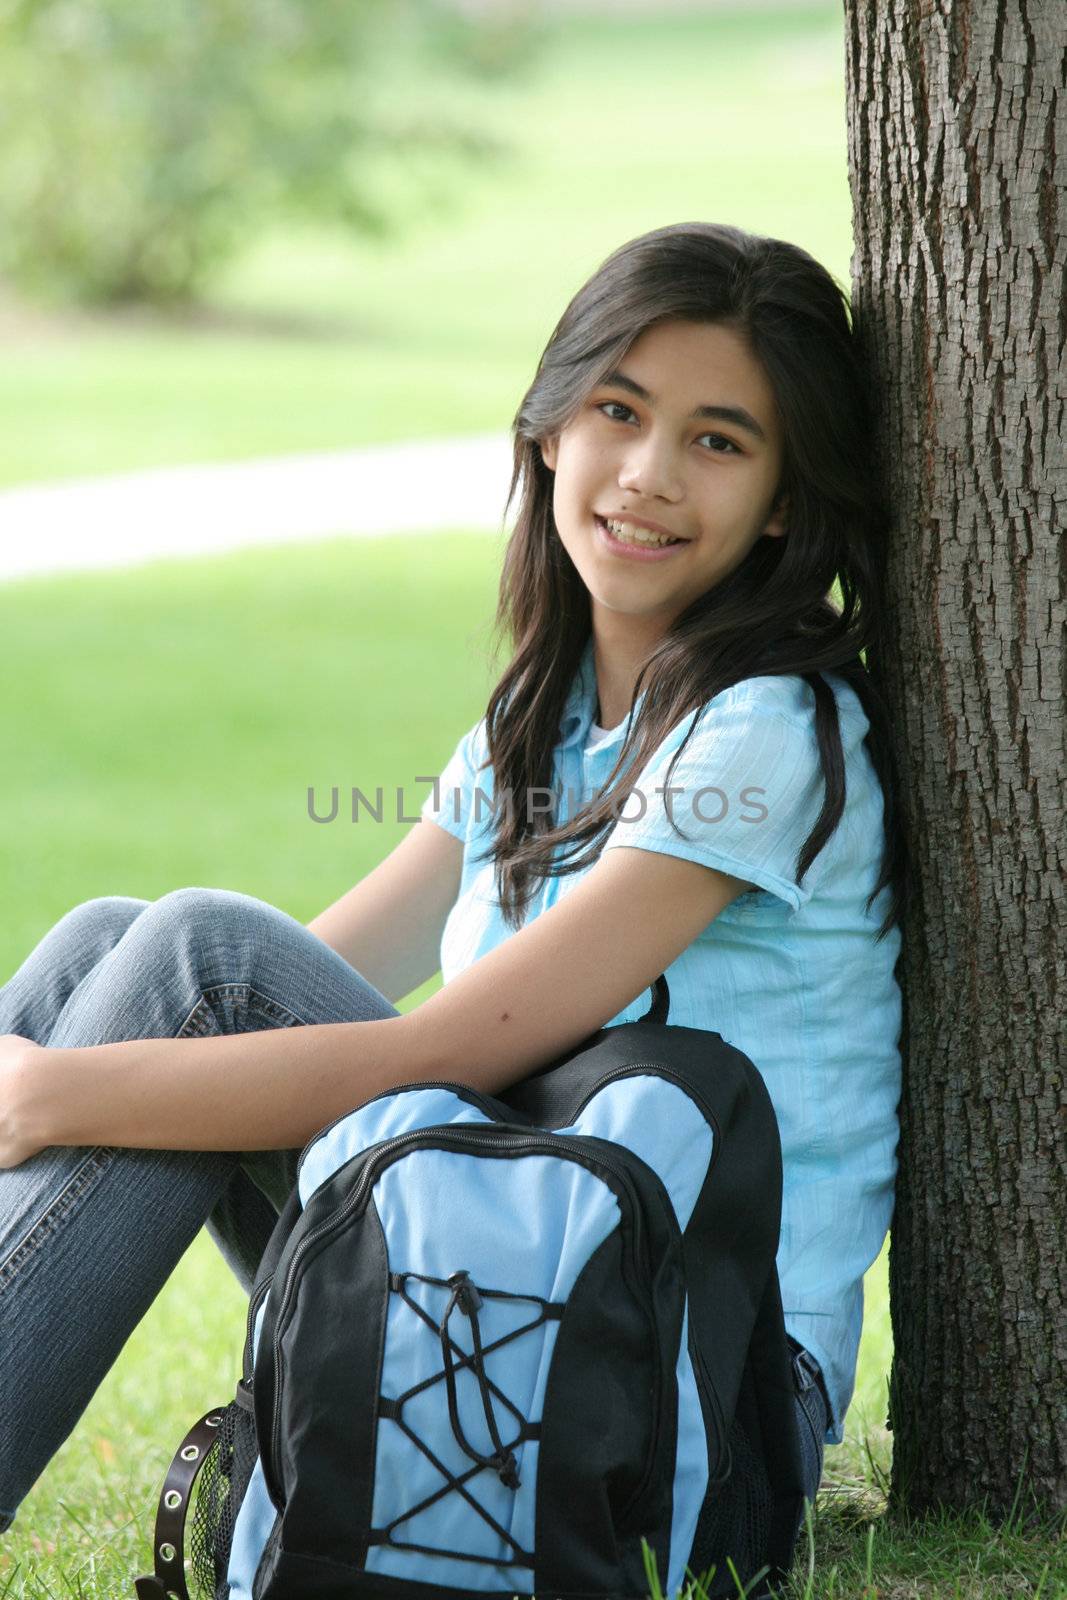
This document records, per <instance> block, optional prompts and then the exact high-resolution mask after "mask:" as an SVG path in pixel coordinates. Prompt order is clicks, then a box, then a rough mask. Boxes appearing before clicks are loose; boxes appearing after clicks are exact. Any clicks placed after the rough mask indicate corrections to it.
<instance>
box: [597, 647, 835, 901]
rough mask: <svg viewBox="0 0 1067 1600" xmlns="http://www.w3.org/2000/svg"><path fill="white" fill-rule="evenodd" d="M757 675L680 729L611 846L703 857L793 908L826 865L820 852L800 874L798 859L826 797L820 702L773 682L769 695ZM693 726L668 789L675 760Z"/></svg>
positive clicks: (649, 769) (653, 764)
mask: <svg viewBox="0 0 1067 1600" xmlns="http://www.w3.org/2000/svg"><path fill="white" fill-rule="evenodd" d="M757 683H758V680H752V679H749V680H746V681H745V682H743V683H741V684H735V685H734V686H733V687H732V688H730V689H726V690H724V691H723V692H722V694H720V695H716V696H715V698H714V699H713V700H710V701H708V703H707V704H706V705H705V706H703V707H702V708H701V711H700V713H699V714H698V713H696V712H694V713H692V714H691V715H690V716H688V717H686V718H685V719H684V720H683V722H682V723H680V724H679V726H678V727H677V728H675V729H673V730H672V732H671V733H670V734H669V735H668V736H667V738H666V739H665V740H664V741H663V743H662V744H661V745H660V747H659V749H657V751H656V752H655V755H654V756H653V757H652V758H651V760H650V761H649V762H648V763H647V765H646V766H645V767H644V769H643V771H642V772H641V773H640V775H639V777H638V778H637V781H636V783H635V784H634V786H633V789H632V790H631V793H630V795H629V798H628V799H627V801H626V804H625V805H624V806H623V807H622V808H621V810H620V812H619V815H618V819H617V821H616V822H615V825H614V827H613V828H612V831H611V833H610V834H609V835H608V837H607V839H606V840H605V843H604V849H605V850H610V849H613V848H615V847H617V846H619V845H629V846H631V847H636V848H638V849H642V850H655V851H658V852H660V853H661V854H664V855H672V856H680V857H682V858H683V859H684V860H686V861H699V862H701V863H702V864H703V865H704V866H707V867H715V868H717V869H718V870H719V871H720V872H726V873H729V874H730V875H731V876H733V877H736V878H744V879H746V880H747V881H748V882H750V883H754V884H756V886H757V887H758V888H760V889H765V890H766V891H767V892H768V893H769V894H772V895H775V896H777V897H778V898H779V899H780V900H783V901H784V902H785V903H786V905H787V906H788V907H789V910H790V913H792V912H795V911H796V910H798V909H799V907H800V906H802V905H803V904H804V903H805V902H806V901H807V900H809V899H810V898H811V893H812V883H813V880H814V879H815V878H817V876H818V874H819V866H820V859H819V857H818V856H816V858H815V860H814V862H812V864H811V866H810V867H809V868H808V870H807V872H806V873H805V875H804V882H803V884H801V883H798V881H797V879H796V876H795V869H796V863H797V858H798V856H799V854H800V851H801V848H802V846H803V844H804V842H805V840H806V839H807V837H808V835H809V834H810V832H811V830H812V828H813V827H814V826H815V822H816V820H817V818H818V816H819V813H820V811H821V810H822V804H823V792H824V791H823V777H822V768H821V765H820V762H819V749H818V742H817V739H816V735H815V715H814V705H812V707H811V709H810V710H807V709H801V708H800V707H797V708H796V709H795V710H794V709H789V710H786V709H783V704H784V702H783V701H782V700H781V699H776V698H775V697H774V693H773V691H771V692H769V693H768V695H767V697H766V698H765V699H761V696H760V692H759V690H758V688H757V687H756V685H757ZM694 724H695V726H694ZM690 728H693V732H692V735H691V737H690V738H689V742H688V744H687V745H686V747H685V749H684V751H683V752H682V754H681V755H680V756H679V758H678V762H677V765H676V766H675V769H674V771H673V773H672V774H671V777H670V786H669V787H670V793H669V794H665V793H664V790H665V789H666V788H667V783H668V780H667V769H668V767H669V766H670V763H671V759H672V757H673V756H674V754H675V752H676V751H677V750H678V748H679V746H680V745H681V744H682V741H683V739H684V737H685V734H686V733H687V732H688V730H689V729H690ZM672 817H673V820H674V822H675V824H676V825H677V828H678V829H679V830H680V832H676V831H675V829H674V828H672V826H671V818H672ZM682 835H684V837H683V836H682Z"/></svg>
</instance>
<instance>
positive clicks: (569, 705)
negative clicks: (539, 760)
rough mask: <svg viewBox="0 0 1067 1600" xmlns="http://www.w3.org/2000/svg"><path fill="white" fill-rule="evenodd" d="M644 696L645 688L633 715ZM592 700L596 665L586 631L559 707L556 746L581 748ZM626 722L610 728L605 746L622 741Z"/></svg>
mask: <svg viewBox="0 0 1067 1600" xmlns="http://www.w3.org/2000/svg"><path fill="white" fill-rule="evenodd" d="M644 698H645V691H644V690H643V689H642V691H641V693H640V694H639V695H638V697H637V704H636V706H635V707H634V714H635V716H636V714H637V712H638V711H640V709H641V702H642V700H643V699H644ZM596 701H597V685H596V667H595V665H594V663H593V636H592V634H590V636H589V638H588V639H587V640H586V642H585V648H584V650H583V651H582V655H581V659H580V661H579V662H578V670H577V672H576V673H575V675H574V681H573V682H572V684H571V688H570V693H569V694H568V696H567V699H566V702H565V704H564V707H563V715H562V717H561V718H560V737H559V744H558V746H557V748H558V749H567V748H568V747H569V746H570V745H574V744H580V745H581V746H582V747H583V748H584V745H585V743H586V740H587V738H588V735H589V729H590V727H591V726H592V722H593V713H594V711H595V710H596ZM626 721H627V719H626V718H625V717H623V719H622V721H621V722H620V723H619V724H618V726H617V727H615V728H612V729H611V732H610V735H609V737H608V738H607V739H605V741H604V748H605V749H606V748H607V747H608V745H611V744H615V743H618V744H620V745H621V744H622V741H623V738H624V736H625V733H626Z"/></svg>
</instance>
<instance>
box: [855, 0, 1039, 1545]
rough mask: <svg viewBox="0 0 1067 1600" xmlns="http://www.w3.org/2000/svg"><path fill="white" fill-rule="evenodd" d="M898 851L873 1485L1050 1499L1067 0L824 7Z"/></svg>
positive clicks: (943, 1498)
mask: <svg viewBox="0 0 1067 1600" xmlns="http://www.w3.org/2000/svg"><path fill="white" fill-rule="evenodd" d="M844 9H845V55H846V71H847V81H848V137H849V167H850V181H851V186H852V200H853V228H854V240H855V249H854V254H853V260H852V294H853V313H854V317H855V321H856V326H857V330H858V332H859V334H860V337H861V339H862V341H863V345H864V349H865V352H866V355H867V358H868V360H869V363H870V371H871V373H872V384H873V387H874V393H875V404H876V407H877V410H878V414H879V450H880V459H879V463H878V470H879V471H880V473H881V475H882V481H883V484H884V486H885V488H886V491H887V493H888V496H889V499H890V503H891V505H892V507H893V513H894V517H893V535H892V543H891V549H890V552H889V558H888V579H889V604H890V608H891V611H890V614H891V617H892V639H891V642H890V643H889V645H888V647H887V648H886V650H885V651H884V652H883V654H882V656H881V657H880V659H879V660H878V661H874V660H873V659H872V661H871V663H870V665H871V667H872V670H873V671H874V672H875V674H876V677H877V678H878V679H879V680H880V683H881V687H882V689H883V692H884V693H885V694H886V696H887V699H888V701H889V704H890V706H891V708H892V710H893V712H894V715H895V723H896V730H897V732H896V752H897V758H898V761H899V765H900V773H901V790H902V794H901V802H902V808H903V815H904V825H905V828H906V832H907V836H908V840H909V843H910V846H911V849H912V852H913V856H914V860H915V863H916V877H915V901H914V905H913V908H912V911H911V913H910V915H909V918H908V921H907V924H906V927H905V930H904V949H903V959H902V964H901V979H902V987H903V989H904V1008H905V1019H904V1034H903V1039H902V1048H903V1053H904V1074H905V1079H904V1093H903V1099H902V1103H901V1121H902V1139H901V1150H900V1157H901V1166H900V1174H899V1180H898V1189H897V1204H896V1215H895V1218H894V1224H893V1231H892V1238H891V1246H890V1265H889V1276H890V1297H891V1303H892V1322H893V1337H894V1342H895V1352H896V1353H895V1358H894V1363H893V1371H892V1375H891V1380H890V1395H889V1424H890V1427H891V1428H892V1430H893V1442H894V1461H893V1478H892V1486H891V1502H892V1503H893V1504H894V1505H896V1506H898V1507H904V1508H907V1509H909V1510H911V1511H915V1512H918V1511H922V1510H923V1509H925V1508H928V1507H932V1506H935V1505H938V1504H941V1505H945V1506H951V1507H955V1508H964V1507H968V1506H974V1505H976V1504H977V1503H980V1502H981V1501H982V1500H983V1499H985V1500H986V1503H987V1509H988V1510H989V1511H990V1513H991V1514H992V1515H993V1516H998V1517H999V1516H1001V1515H1003V1513H1005V1512H1006V1511H1008V1509H1009V1508H1010V1507H1011V1505H1012V1503H1013V1500H1014V1498H1015V1495H1016V1490H1017V1488H1018V1487H1019V1485H1020V1483H1021V1484H1022V1495H1021V1497H1020V1501H1019V1510H1020V1512H1021V1513H1022V1514H1023V1515H1025V1516H1027V1517H1028V1518H1029V1517H1030V1516H1032V1515H1034V1514H1035V1513H1036V1511H1037V1509H1038V1506H1040V1507H1041V1508H1043V1510H1044V1512H1045V1513H1047V1512H1048V1511H1049V1510H1050V1509H1055V1508H1062V1507H1064V1506H1065V1505H1067V1267H1065V1263H1067V1094H1065V1087H1064V1085H1065V1077H1067V1072H1065V1063H1064V1056H1063V1048H1062V1046H1063V1035H1062V1029H1063V1020H1062V1019H1063V1012H1064V1009H1065V998H1067V983H1065V977H1067V962H1065V952H1064V942H1063V925H1064V920H1065V919H1064V904H1065V898H1067V897H1065V891H1064V861H1065V856H1067V845H1065V838H1064V719H1063V679H1064V617H1065V605H1064V587H1063V556H1064V551H1063V545H1062V537H1061V527H1062V512H1063V507H1064V503H1065V500H1067V448H1065V445H1067V437H1065V436H1067V371H1065V366H1064V337H1065V323H1067V306H1065V303H1064V274H1065V264H1067V241H1065V237H1064V229H1065V226H1067V205H1065V203H1064V202H1065V186H1067V92H1065V91H1067V6H1065V5H1064V0H1000V3H997V0H845V8H844Z"/></svg>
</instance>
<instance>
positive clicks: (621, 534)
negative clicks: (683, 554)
mask: <svg viewBox="0 0 1067 1600" xmlns="http://www.w3.org/2000/svg"><path fill="white" fill-rule="evenodd" d="M604 523H605V526H606V527H608V528H610V530H611V532H612V533H613V534H614V535H615V537H616V539H621V540H622V542H623V543H624V544H652V545H661V544H677V543H678V542H679V541H678V540H677V539H668V538H667V537H666V535H665V534H662V533H653V532H652V530H651V529H650V528H636V527H634V525H633V523H631V522H614V521H613V520H612V519H611V518H610V517H605V518H604Z"/></svg>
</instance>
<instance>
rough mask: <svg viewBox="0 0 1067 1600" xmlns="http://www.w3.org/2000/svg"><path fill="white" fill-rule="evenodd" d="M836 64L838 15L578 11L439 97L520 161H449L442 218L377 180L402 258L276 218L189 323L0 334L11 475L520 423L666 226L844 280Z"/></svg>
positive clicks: (28, 322)
mask: <svg viewBox="0 0 1067 1600" xmlns="http://www.w3.org/2000/svg"><path fill="white" fill-rule="evenodd" d="M843 51H844V46H843V40H842V25H841V18H840V12H839V8H836V7H834V6H832V5H829V4H828V3H819V4H816V5H813V6H812V8H811V9H810V10H806V9H798V8H797V7H795V6H789V7H786V8H784V9H783V10H782V11H777V10H776V9H774V8H773V7H767V8H764V7H762V6H761V7H759V8H757V9H756V10H755V11H753V12H751V13H746V12H744V11H743V10H741V11H737V12H733V13H731V12H723V13H719V14H703V15H702V14H699V13H697V14H692V15H679V16H665V17H661V18H658V19H657V18H630V19H623V18H615V19H611V20H610V21H609V22H607V23H606V22H604V21H596V22H594V21H580V20H571V19H569V20H568V21H567V22H566V24H565V26H563V27H562V28H560V29H559V30H557V32H556V33H555V35H554V36H553V37H552V38H551V39H550V41H549V43H548V45H547V48H546V49H545V51H544V53H543V55H542V56H541V57H540V58H535V61H534V64H533V65H532V66H531V68H530V70H529V72H528V73H526V74H525V75H524V76H523V77H522V79H520V80H519V81H514V82H501V83H497V84H489V85H486V86H484V87H483V88H481V89H479V90H477V91H475V89H474V88H472V87H468V88H465V89H463V90H462V91H460V90H450V91H449V94H450V104H451V105H452V106H453V107H454V109H456V110H457V111H465V112H467V113H468V114H469V117H470V118H471V119H472V120H473V121H475V122H476V123H477V124H478V125H479V126H481V127H483V128H485V129H486V130H487V131H488V132H490V133H493V134H495V135H496V136H497V137H498V138H500V139H502V140H505V141H507V142H508V143H509V144H510V145H511V147H512V148H511V154H510V155H509V156H508V157H507V158H506V159H502V160H499V161H496V162H493V163H490V164H489V165H487V166H479V167H476V168H472V169H467V168H460V167H459V166H458V164H457V163H456V162H455V160H452V161H451V162H448V161H443V160H437V161H436V162H435V163H434V165H433V168H432V173H433V177H432V182H431V181H430V180H429V178H427V179H426V182H428V183H429V194H430V195H433V196H435V197H436V199H435V203H434V204H433V205H430V204H428V203H427V195H425V194H424V195H423V196H422V198H420V197H419V193H418V190H417V189H416V187H415V185H414V184H413V183H412V181H411V178H410V174H408V173H407V171H406V169H404V168H401V167H399V166H398V165H397V163H395V162H393V163H391V164H388V165H384V164H383V166H382V170H381V172H380V173H379V174H378V180H377V181H378V184H379V187H380V189H381V190H382V191H383V192H385V193H389V194H393V195H395V196H396V197H397V200H398V203H399V204H400V206H401V207H402V209H403V210H404V211H405V212H406V214H407V221H406V223H405V226H404V229H403V231H402V233H401V234H400V235H398V236H397V237H396V238H395V239H393V240H391V241H389V242H388V243H384V244H383V243H378V242H368V241H365V240H358V239H352V238H350V237H348V236H347V235H345V234H344V233H342V232H340V231H339V230H330V229H325V228H317V229H313V228H310V227H308V226H306V225H296V224H291V225H290V224H287V225H285V226H283V227H281V226H280V227H279V228H277V229H276V230H275V231H274V232H273V233H271V234H270V235H269V236H266V237H264V238H262V239H261V240H260V241H259V242H258V243H257V244H256V245H255V246H254V247H253V248H250V249H249V250H248V251H247V253H245V254H244V255H243V257H242V258H241V259H240V260H239V261H237V262H235V263H234V264H233V265H232V267H231V268H230V269H229V270H228V271H227V273H226V274H225V276H224V278H223V279H222V280H221V281H220V283H219V284H218V286H217V287H216V289H215V290H214V292H213V293H212V294H211V296H210V298H209V300H208V303H207V304H206V305H205V307H204V308H203V309H202V311H201V312H199V313H198V314H197V315H196V316H195V317H193V318H191V319H186V320H184V321H181V322H177V323H174V322H167V321H166V320H162V319H159V318H150V317H144V316H138V315H126V316H121V317H102V316H99V317H89V316H75V315H69V316H42V315H38V314H31V315H28V316H27V317H26V318H25V319H24V321H23V323H22V325H21V331H20V326H19V325H17V324H16V326H15V327H14V328H12V325H11V319H10V317H9V318H7V319H5V322H4V333H5V341H4V343H5V348H4V360H3V363H0V483H14V482H18V481H28V480H35V479H48V478H58V477H63V476H70V475H79V474H84V473H96V472H104V471H112V470H120V469H124V468H137V467H143V466H150V465H154V464H162V463H171V462H181V461H189V460H226V459H234V458H238V457H247V456H255V455H259V454H271V453H276V452H284V451H291V450H305V449H328V448H335V447H336V448H341V447H346V446H351V445H355V444H367V443H376V442H382V441H387V440H392V439H402V438H403V439H407V438H421V437H431V436H442V435H449V434H469V433H477V432H481V431H483V430H489V431H492V430H506V429H507V428H508V427H509V426H510V423H511V420H512V417H513V415H514V413H515V409H516V407H517V405H518V402H519V400H520V398H521V396H522V393H523V391H524V390H525V388H526V386H527V385H528V383H529V382H530V380H531V379H532V377H533V373H534V369H535V367H536V363H537V359H538V357H539V355H540V352H541V350H542V348H543V346H544V344H545V342H546V340H547V338H548V336H549V334H550V333H551V331H552V328H553V327H554V325H555V323H556V320H557V319H558V317H559V315H560V313H561V312H562V310H563V308H564V306H565V304H566V303H567V301H568V300H569V299H570V297H571V295H572V294H573V293H574V292H575V290H576V289H577V288H578V287H579V285H580V284H581V282H582V281H583V279H584V278H585V277H587V276H588V274H589V273H590V272H591V271H592V270H593V269H594V268H595V267H596V266H597V264H598V263H599V262H600V261H601V260H602V259H603V258H604V257H605V256H606V255H608V254H609V253H610V252H611V251H612V250H614V249H615V248H616V247H617V246H618V245H620V244H622V243H623V242H624V241H625V240H626V239H628V238H631V237H633V236H635V235H637V234H639V233H642V232H644V231H646V230H648V229H650V228H654V227H659V226H662V225H664V224H666V223H671V222H678V221H686V220H694V219H700V220H718V221H726V222H732V223H737V224H740V225H741V226H742V227H746V228H751V229H754V230H755V231H757V232H764V233H771V234H775V235H778V236H780V237H784V238H788V239H792V240H795V241H796V242H797V243H798V244H801V245H803V246H804V247H805V248H807V249H809V250H810V251H812V252H813V253H814V254H815V255H816V256H817V257H818V258H819V259H820V260H822V261H824V262H825V263H826V264H827V266H829V267H830V269H831V271H833V272H834V273H835V274H836V275H837V276H838V277H839V278H841V279H843V280H844V281H846V282H847V279H848V270H849V257H850V252H851V232H850V216H851V211H850V199H849V193H848V183H847V157H846V131H845V107H844V73H843V60H844V57H843ZM406 70H407V71H409V72H411V71H413V69H410V68H408V69H406ZM399 89H401V90H402V92H403V95H404V103H405V104H407V105H408V106H409V107H413V108H417V107H418V106H419V104H420V101H421V99H422V98H423V97H425V96H426V95H427V94H433V95H436V96H437V97H438V98H439V97H440V89H439V88H438V86H436V85H435V83H434V81H433V80H432V79H427V78H425V77H423V79H422V81H421V82H420V80H419V78H418V75H417V73H415V74H414V76H413V78H411V79H409V78H405V80H404V82H403V84H402V85H401V86H399ZM382 92H383V93H385V94H389V93H396V92H398V86H396V85H393V86H390V85H389V84H388V83H386V84H384V85H383V86H382Z"/></svg>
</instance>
